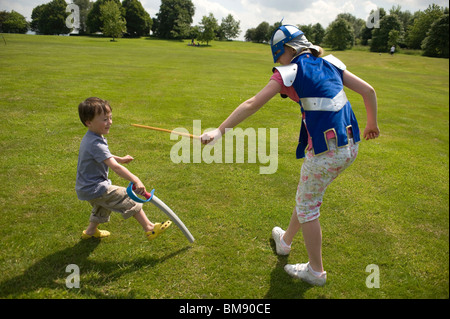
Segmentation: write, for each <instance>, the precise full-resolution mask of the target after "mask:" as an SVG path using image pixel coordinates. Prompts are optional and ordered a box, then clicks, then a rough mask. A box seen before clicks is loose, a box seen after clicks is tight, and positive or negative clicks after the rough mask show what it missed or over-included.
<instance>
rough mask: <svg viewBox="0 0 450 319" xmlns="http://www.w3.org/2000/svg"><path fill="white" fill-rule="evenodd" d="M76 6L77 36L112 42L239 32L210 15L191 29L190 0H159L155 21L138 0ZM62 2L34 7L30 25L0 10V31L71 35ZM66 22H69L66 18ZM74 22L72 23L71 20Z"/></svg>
mask: <svg viewBox="0 0 450 319" xmlns="http://www.w3.org/2000/svg"><path fill="white" fill-rule="evenodd" d="M73 3H74V4H76V5H77V6H78V9H79V10H78V13H79V28H78V30H77V31H78V33H79V34H95V33H99V32H100V33H103V34H105V35H108V36H112V37H113V39H114V38H116V37H121V36H123V35H125V36H128V37H141V36H148V35H149V34H150V31H152V33H153V35H154V36H156V37H159V38H162V39H187V38H189V39H196V40H197V41H200V42H206V43H207V44H208V42H209V41H211V40H214V39H220V40H231V39H234V38H236V37H237V36H238V35H239V33H240V32H241V30H240V22H239V21H236V20H235V19H234V17H233V16H232V15H231V14H230V15H228V16H227V17H226V18H223V19H222V23H221V24H219V22H218V20H217V19H216V18H215V17H214V15H213V14H209V16H204V17H203V18H202V20H201V22H200V24H199V25H197V26H191V25H192V22H193V16H194V14H195V7H194V4H193V3H192V1H191V0H162V1H161V6H160V10H159V12H158V13H157V14H156V18H153V19H152V18H151V17H150V15H149V14H148V12H146V10H145V9H144V8H143V6H142V4H141V2H140V1H139V0H123V1H122V2H120V0H97V1H95V2H92V1H89V0H73ZM71 14H73V12H71V11H69V12H67V3H66V1H65V0H52V1H50V2H48V3H46V4H42V5H39V6H37V7H35V8H34V9H33V11H32V14H31V19H32V21H31V22H27V21H26V20H25V17H24V16H23V15H21V14H20V13H18V12H15V11H12V12H6V11H0V32H11V33H26V32H27V31H28V30H31V31H35V32H36V33H38V34H68V33H70V32H72V29H70V28H69V27H68V26H67V23H66V20H67V19H68V17H69V16H70V15H71ZM69 19H71V18H70V17H69ZM70 21H71V22H73V21H74V20H70Z"/></svg>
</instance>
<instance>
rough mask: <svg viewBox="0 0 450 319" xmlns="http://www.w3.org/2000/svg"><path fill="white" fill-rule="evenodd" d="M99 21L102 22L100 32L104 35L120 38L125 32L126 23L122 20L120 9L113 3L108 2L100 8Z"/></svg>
mask: <svg viewBox="0 0 450 319" xmlns="http://www.w3.org/2000/svg"><path fill="white" fill-rule="evenodd" d="M100 14H101V15H100V19H101V21H102V22H103V27H102V31H103V34H104V35H107V36H110V37H112V38H113V39H112V40H113V41H115V38H120V37H121V36H122V34H123V33H124V32H125V31H126V30H127V28H126V25H127V23H126V21H125V19H123V18H122V14H121V12H120V8H119V6H118V5H117V3H115V2H114V1H108V2H106V3H105V4H103V5H102V6H100Z"/></svg>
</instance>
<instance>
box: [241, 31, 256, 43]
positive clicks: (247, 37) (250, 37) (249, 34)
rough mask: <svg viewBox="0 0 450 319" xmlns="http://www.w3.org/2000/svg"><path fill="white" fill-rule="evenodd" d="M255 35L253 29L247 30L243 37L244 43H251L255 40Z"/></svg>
mask: <svg viewBox="0 0 450 319" xmlns="http://www.w3.org/2000/svg"><path fill="white" fill-rule="evenodd" d="M255 33H256V29H255V28H250V29H247V31H245V36H244V38H245V41H247V42H253V39H254V38H255Z"/></svg>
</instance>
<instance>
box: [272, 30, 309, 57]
mask: <svg viewBox="0 0 450 319" xmlns="http://www.w3.org/2000/svg"><path fill="white" fill-rule="evenodd" d="M302 34H303V32H302V31H300V30H299V29H298V28H297V27H295V26H293V25H289V24H286V25H282V26H281V27H279V28H278V29H276V30H275V32H274V33H273V35H272V39H270V47H271V48H272V55H273V62H274V63H276V62H277V60H278V59H279V58H280V56H281V55H283V53H284V45H285V44H286V43H288V42H289V41H291V40H292V39H295V38H296V37H298V36H301V35H302Z"/></svg>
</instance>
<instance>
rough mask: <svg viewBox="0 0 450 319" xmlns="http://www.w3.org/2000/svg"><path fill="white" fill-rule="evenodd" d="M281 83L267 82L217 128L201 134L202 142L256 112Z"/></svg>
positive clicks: (207, 140)
mask: <svg viewBox="0 0 450 319" xmlns="http://www.w3.org/2000/svg"><path fill="white" fill-rule="evenodd" d="M280 91H281V85H280V84H279V83H278V82H277V81H275V80H270V81H269V83H268V84H267V85H266V86H265V87H264V88H263V89H262V90H261V91H260V92H259V93H258V94H256V95H255V96H254V97H252V98H250V99H248V100H247V101H245V102H243V103H242V104H241V105H239V106H238V107H237V108H236V109H235V110H234V111H233V112H232V113H231V114H230V116H228V118H227V119H226V120H225V121H224V122H223V123H222V124H221V125H220V126H219V128H218V129H216V130H215V131H212V132H208V133H205V134H203V135H202V136H201V141H202V143H203V144H208V143H210V142H212V141H213V140H214V139H218V138H220V136H222V135H223V134H225V129H231V128H233V127H235V126H236V125H238V124H239V123H241V122H242V121H244V120H245V119H246V118H248V117H249V116H251V115H252V114H254V113H256V111H258V110H259V109H260V108H261V107H262V106H263V105H264V104H266V103H267V102H269V101H270V99H272V98H273V97H274V96H275V95H276V94H277V93H280Z"/></svg>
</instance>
